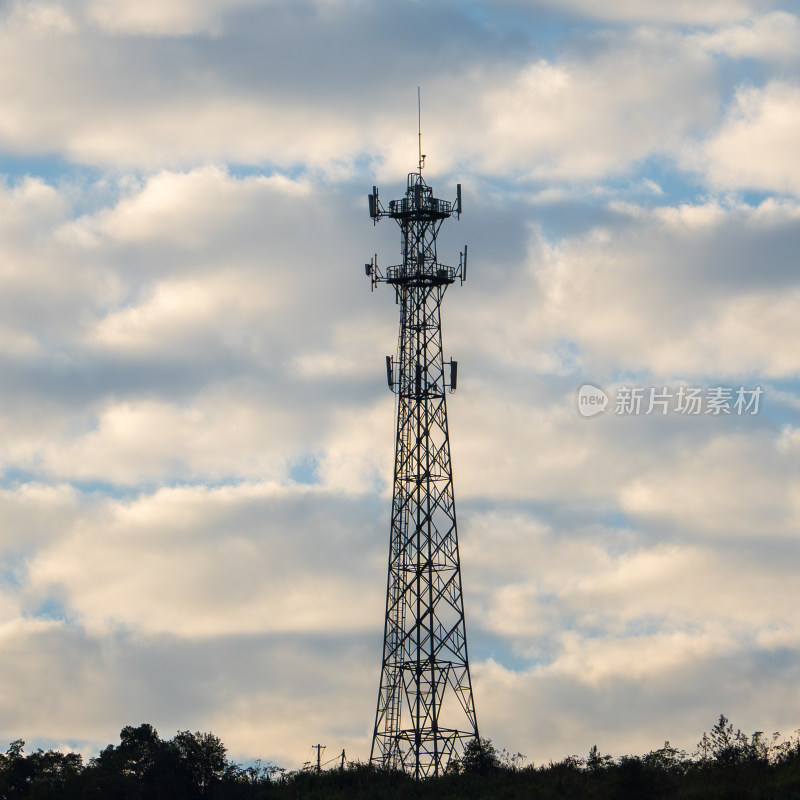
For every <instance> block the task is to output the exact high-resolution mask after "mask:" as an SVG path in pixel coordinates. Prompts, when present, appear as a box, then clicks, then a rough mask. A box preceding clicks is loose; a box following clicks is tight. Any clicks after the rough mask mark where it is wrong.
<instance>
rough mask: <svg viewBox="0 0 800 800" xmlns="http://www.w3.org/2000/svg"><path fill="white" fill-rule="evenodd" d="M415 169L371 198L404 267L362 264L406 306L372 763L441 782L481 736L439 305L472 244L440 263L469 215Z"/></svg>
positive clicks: (394, 378)
mask: <svg viewBox="0 0 800 800" xmlns="http://www.w3.org/2000/svg"><path fill="white" fill-rule="evenodd" d="M424 162H425V156H424V155H423V154H422V148H421V137H420V154H419V168H418V170H417V171H416V172H411V173H409V175H408V184H407V187H406V193H405V197H402V198H400V199H399V200H392V201H390V202H389V207H388V209H386V208H384V206H383V205H382V204H381V202H380V199H379V197H378V189H377V187H373V189H372V194H370V195H369V214H370V217H371V218H372V220H373V222H374V223H377V221H378V220H379V219H382V218H384V217H389V218H391V219H393V220H395V221H396V222H397V224H398V225H399V227H400V234H401V242H402V254H403V260H402V263H401V264H398V265H396V266H390V267H386V268H385V269H381V268H379V267H378V259H377V256H375V257H373V258H372V260H371V262H370V263H369V264H366V265H365V269H366V273H367V276H368V277H369V278H370V281H371V285H372V289H374V288H375V286H376V285H377V284H379V283H388V284H389V285H391V286H392V287H393V288H394V292H395V300H396V302H397V304H398V305H399V306H400V336H399V339H398V346H397V353H396V354H395V355H394V356H386V377H387V381H388V384H389V388H390V389H391V390H392V391H393V392H394V394H395V395H396V396H397V403H396V408H397V428H396V439H395V460H394V491H393V498H392V518H391V537H390V544H389V576H388V583H387V592H386V618H385V628H384V643H383V662H382V665H381V678H380V688H379V692H378V705H377V711H376V714H375V732H374V735H373V740H372V751H371V754H370V761H371V762H372V763H374V764H377V765H379V766H382V767H384V768H387V769H402V770H404V771H406V772H407V773H409V774H412V775H414V776H415V777H417V778H421V777H429V776H434V775H441V774H442V773H444V772H445V771H446V769H447V766H448V764H449V763H450V760H451V759H452V758H453V757H459V756H460V755H461V754H462V753H463V749H464V745H465V744H466V742H467V741H469V740H470V739H473V738H477V737H478V723H477V719H476V716H475V704H474V701H473V696H472V682H471V679H470V672H469V658H468V656H467V633H466V626H465V623H464V603H463V598H462V594H461V564H460V561H459V555H458V533H457V528H456V504H455V498H454V495H453V477H452V468H451V464H450V438H449V433H448V427H447V404H446V399H445V397H446V393H447V392H448V391H450V392H454V391H455V389H456V382H457V376H458V371H457V370H458V364H457V362H456V361H453V360H452V359H451V360H450V361H447V362H445V361H444V358H443V355H442V327H441V317H440V312H441V307H442V299H443V298H444V294H445V292H446V291H447V288H448V287H449V286H451V285H452V284H454V283H455V282H456V281H458V282H459V283H460V284H463V283H464V279H465V278H466V276H467V247H466V246H465V247H464V251H463V252H462V253H461V254H460V256H459V264H458V267H456V268H453V267H448V266H446V265H444V264H440V263H439V260H438V256H437V252H436V236H437V234H438V232H439V229H440V228H441V225H442V223H443V222H444V220H446V219H448V218H449V217H451V216H453V215H454V214H455V216H456V217H457V218H460V215H461V184H458V187H457V191H456V199H455V202H449V201H446V200H439V199H438V198H436V197H434V196H433V190H432V188H431V187H430V186H428V184H427V183H426V182H425V179H424V178H423V177H422V170H423V167H424Z"/></svg>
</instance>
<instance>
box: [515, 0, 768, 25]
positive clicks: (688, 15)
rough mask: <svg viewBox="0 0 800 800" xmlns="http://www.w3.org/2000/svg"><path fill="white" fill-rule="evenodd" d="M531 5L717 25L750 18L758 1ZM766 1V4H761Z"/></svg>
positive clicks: (614, 17) (540, 0)
mask: <svg viewBox="0 0 800 800" xmlns="http://www.w3.org/2000/svg"><path fill="white" fill-rule="evenodd" d="M527 2H528V3H529V4H531V5H539V6H555V7H557V8H559V9H560V10H562V11H570V12H574V13H577V14H582V15H585V16H587V17H589V18H592V19H600V20H608V21H613V22H633V23H635V22H658V23H667V24H670V23H672V24H684V25H716V24H719V23H721V22H728V21H730V20H741V19H745V18H747V16H749V15H750V14H751V13H752V12H753V11H754V10H755V9H756V8H757V5H756V4H755V3H753V2H752V0H709V1H708V2H705V3H695V2H693V1H692V0H671V2H669V3H664V2H661V0H612V1H611V2H607V3H602V4H598V3H594V2H592V0H562V1H560V2H555V0H527ZM762 5H763V4H762Z"/></svg>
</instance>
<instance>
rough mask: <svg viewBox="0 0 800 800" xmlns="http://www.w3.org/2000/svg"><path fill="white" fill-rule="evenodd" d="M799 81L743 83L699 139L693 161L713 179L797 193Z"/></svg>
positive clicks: (720, 183)
mask: <svg viewBox="0 0 800 800" xmlns="http://www.w3.org/2000/svg"><path fill="white" fill-rule="evenodd" d="M798 126H800V87H798V86H797V85H795V84H794V83H789V82H787V81H784V80H777V79H776V80H772V81H770V82H769V83H768V84H767V85H766V86H764V87H763V88H762V87H753V86H750V87H742V88H740V89H739V90H738V91H737V93H736V98H735V102H734V104H733V106H732V107H731V108H730V110H729V111H728V113H727V115H726V117H725V119H724V120H723V122H722V124H721V126H720V127H719V129H718V130H717V131H715V132H714V133H713V134H712V136H711V137H710V138H709V140H708V141H707V142H706V144H705V145H704V149H703V153H702V156H699V157H698V162H697V163H698V166H699V167H701V168H703V169H704V170H705V172H706V175H707V178H708V180H709V181H710V182H711V184H712V185H714V186H717V187H719V188H723V189H756V190H760V191H767V192H777V193H779V194H790V195H793V196H795V197H797V196H798V195H800V167H799V166H798V165H800V144H799V143H798V139H797V136H796V133H797V130H798Z"/></svg>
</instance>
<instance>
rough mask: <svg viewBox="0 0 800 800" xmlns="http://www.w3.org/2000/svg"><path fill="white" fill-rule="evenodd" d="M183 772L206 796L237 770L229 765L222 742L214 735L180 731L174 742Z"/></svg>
mask: <svg viewBox="0 0 800 800" xmlns="http://www.w3.org/2000/svg"><path fill="white" fill-rule="evenodd" d="M172 745H173V746H174V747H175V749H176V751H177V754H178V758H179V759H180V762H181V767H182V771H183V772H184V774H186V775H187V776H188V778H189V780H190V782H191V783H192V785H193V786H195V787H197V789H199V790H200V792H201V794H206V793H207V792H208V789H209V787H210V786H211V785H212V784H214V783H218V782H219V781H221V780H222V778H223V777H225V776H226V775H228V774H232V770H233V769H235V767H233V766H232V765H230V764H229V763H228V759H227V758H226V756H225V754H226V752H227V751H226V749H225V745H224V744H223V743H222V741H221V740H220V739H219V738H218V737H216V736H214V735H213V734H212V733H200V731H197V732H195V733H190V732H189V731H180V732H178V733H177V734H176V735H175V738H174V739H173V740H172Z"/></svg>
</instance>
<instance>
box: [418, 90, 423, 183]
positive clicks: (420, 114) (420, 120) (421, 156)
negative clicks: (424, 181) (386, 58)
mask: <svg viewBox="0 0 800 800" xmlns="http://www.w3.org/2000/svg"><path fill="white" fill-rule="evenodd" d="M417 130H418V131H419V175H420V177H422V168H423V167H424V166H425V156H424V155H422V100H421V97H420V91H419V86H417Z"/></svg>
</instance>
